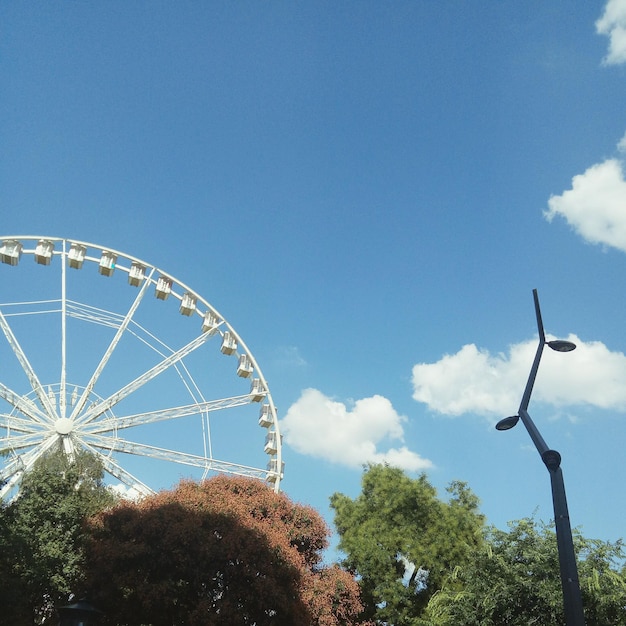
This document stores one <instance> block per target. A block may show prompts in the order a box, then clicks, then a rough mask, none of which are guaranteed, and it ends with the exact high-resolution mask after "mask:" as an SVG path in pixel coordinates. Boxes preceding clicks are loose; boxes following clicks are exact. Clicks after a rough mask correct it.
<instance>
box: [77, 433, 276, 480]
mask: <svg viewBox="0 0 626 626" xmlns="http://www.w3.org/2000/svg"><path fill="white" fill-rule="evenodd" d="M89 442H90V444H91V445H92V446H94V447H96V448H103V449H105V450H111V451H114V452H124V453H126V454H133V455H136V456H145V457H149V458H151V459H159V460H162V461H168V462H170V463H178V464H181V465H191V466H192V467H200V468H203V469H205V470H211V471H217V472H228V473H231V474H239V475H244V476H255V477H263V476H265V474H266V472H265V471H264V470H260V469H258V468H254V467H249V466H246V465H240V464H237V463H229V462H227V461H219V460H217V459H213V458H209V457H206V456H202V455H199V454H190V453H187V452H179V451H177V450H168V449H167V448H159V447H157V446H151V445H147V444H143V443H135V442H133V441H127V440H125V439H118V438H116V437H103V436H99V435H95V436H93V437H92V436H90V437H89Z"/></svg>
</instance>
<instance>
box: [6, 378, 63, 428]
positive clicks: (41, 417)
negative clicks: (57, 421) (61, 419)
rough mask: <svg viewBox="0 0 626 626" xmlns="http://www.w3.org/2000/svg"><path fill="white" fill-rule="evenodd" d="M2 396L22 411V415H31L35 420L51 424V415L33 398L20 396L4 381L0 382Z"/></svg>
mask: <svg viewBox="0 0 626 626" xmlns="http://www.w3.org/2000/svg"><path fill="white" fill-rule="evenodd" d="M0 398H2V399H3V400H6V401H7V402H8V403H9V404H10V405H11V406H13V407H14V408H16V409H17V410H18V411H19V412H20V413H22V415H25V416H26V417H30V418H31V419H32V420H33V421H34V422H38V423H39V424H50V423H51V421H52V420H51V419H50V416H49V415H46V414H45V413H43V412H42V411H41V410H40V409H39V408H38V407H37V405H36V404H35V403H34V402H33V401H32V400H30V399H28V398H24V397H23V396H20V395H19V394H17V393H16V392H15V391H13V390H12V389H9V388H8V387H7V386H6V385H4V384H3V383H0Z"/></svg>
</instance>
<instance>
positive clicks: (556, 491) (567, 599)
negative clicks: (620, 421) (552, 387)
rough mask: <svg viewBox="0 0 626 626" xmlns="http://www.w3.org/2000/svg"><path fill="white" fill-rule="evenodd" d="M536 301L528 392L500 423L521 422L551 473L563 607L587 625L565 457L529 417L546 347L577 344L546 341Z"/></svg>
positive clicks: (568, 617) (502, 426)
mask: <svg viewBox="0 0 626 626" xmlns="http://www.w3.org/2000/svg"><path fill="white" fill-rule="evenodd" d="M533 297H534V300H535V314H536V316H537V330H538V331H539V346H538V347H537V353H536V354H535V360H534V361H533V364H532V367H531V369H530V374H529V376H528V382H527V383H526V389H525V390H524V395H523V396H522V402H521V403H520V407H519V411H518V412H517V415H512V416H511V417H505V418H504V419H502V420H500V421H499V422H498V423H497V424H496V428H497V429H498V430H510V429H511V428H513V427H514V426H515V425H516V424H517V422H518V421H519V420H520V419H521V420H522V422H523V423H524V426H525V427H526V430H527V431H528V434H529V435H530V438H531V439H532V440H533V443H534V444H535V447H536V448H537V452H539V456H540V457H541V460H542V461H543V463H544V464H545V466H546V467H547V469H548V472H549V473H550V483H551V485H552V503H553V506H554V524H555V526H556V542H557V548H558V551H559V567H560V570H561V586H562V588H563V608H564V610H565V623H566V624H567V626H585V617H584V614H583V603H582V598H581V595H580V582H579V580H578V568H577V566H576V554H575V552H574V541H573V539H572V528H571V526H570V521H569V512H568V510H567V499H566V497H565V483H564V482H563V472H562V471H561V455H560V454H559V453H558V452H557V451H556V450H551V449H550V448H548V445H547V444H546V442H545V441H544V439H543V437H542V436H541V434H540V433H539V431H538V430H537V427H536V426H535V424H534V422H533V421H532V419H531V418H530V415H529V414H528V403H529V402H530V394H531V393H532V390H533V385H534V384H535V378H536V377H537V370H538V369H539V361H541V355H542V353H543V347H544V346H545V345H548V346H549V347H550V348H552V349H553V350H556V351H557V352H571V351H572V350H574V349H575V348H576V344H573V343H572V342H571V341H564V340H561V339H556V340H554V341H546V336H545V333H544V330H543V321H542V320H541V309H540V308H539V296H538V295H537V290H536V289H533Z"/></svg>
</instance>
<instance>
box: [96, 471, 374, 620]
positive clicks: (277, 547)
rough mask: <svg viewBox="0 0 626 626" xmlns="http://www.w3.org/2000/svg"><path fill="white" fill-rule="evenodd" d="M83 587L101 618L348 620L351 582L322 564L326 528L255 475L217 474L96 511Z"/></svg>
mask: <svg viewBox="0 0 626 626" xmlns="http://www.w3.org/2000/svg"><path fill="white" fill-rule="evenodd" d="M90 534H91V540H90V541H89V542H88V548H87V587H86V589H85V591H86V592H87V593H88V594H89V597H90V598H91V599H92V601H93V602H94V604H96V605H97V606H98V607H99V608H100V609H102V610H103V611H104V613H105V623H106V624H111V625H114V624H124V625H127V626H139V625H141V624H151V625H152V626H172V625H183V624H185V625H186V626H211V625H212V624H219V625H220V626H228V625H229V624H233V625H237V626H239V625H245V624H249V625H255V626H265V625H283V624H284V625H285V626H287V625H289V626H291V625H293V624H297V625H298V626H300V625H302V626H308V625H311V626H313V625H315V626H342V625H345V626H347V625H350V624H356V623H358V622H357V616H358V615H359V614H360V612H361V608H362V607H361V604H360V601H359V595H358V586H357V584H356V582H355V581H354V579H353V578H352V576H350V575H349V574H348V573H347V572H345V571H342V570H341V569H339V568H338V567H335V566H331V567H327V566H324V565H323V564H322V551H323V549H324V548H325V547H326V545H327V535H328V528H327V527H326V525H325V523H324V522H323V520H322V518H321V517H320V516H319V514H317V513H316V512H315V511H314V510H313V509H312V508H310V507H306V506H302V505H298V504H294V503H293V502H291V501H290V500H289V499H288V498H287V496H286V495H284V494H276V493H274V492H273V490H272V489H270V488H269V487H268V486H267V485H265V484H263V483H261V482H260V481H258V480H252V479H246V478H233V477H226V476H217V477H215V478H212V479H210V480H207V481H203V482H201V483H197V482H192V481H185V482H182V483H181V484H180V485H179V486H178V487H177V488H176V489H174V490H172V491H165V492H161V493H159V494H157V495H155V496H152V497H148V498H145V499H144V500H142V501H140V502H137V503H131V502H123V503H120V504H119V505H118V506H117V507H114V508H113V509H110V510H107V511H104V512H102V513H100V514H98V515H97V516H95V518H94V519H93V520H91V524H90Z"/></svg>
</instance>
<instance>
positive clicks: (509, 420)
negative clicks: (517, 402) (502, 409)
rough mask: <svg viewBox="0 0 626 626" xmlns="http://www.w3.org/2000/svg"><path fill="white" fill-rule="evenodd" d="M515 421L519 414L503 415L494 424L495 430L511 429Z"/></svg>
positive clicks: (517, 419)
mask: <svg viewBox="0 0 626 626" xmlns="http://www.w3.org/2000/svg"><path fill="white" fill-rule="evenodd" d="M517 422H519V415H511V417H505V418H504V419H502V420H500V421H499V422H498V423H497V424H496V430H511V428H513V427H514V426H515V425H516V424H517Z"/></svg>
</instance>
